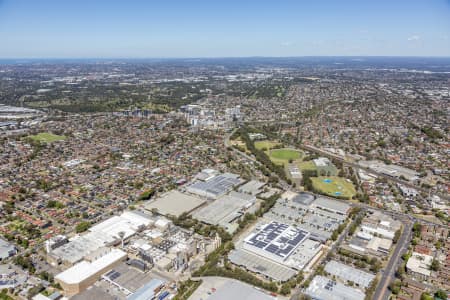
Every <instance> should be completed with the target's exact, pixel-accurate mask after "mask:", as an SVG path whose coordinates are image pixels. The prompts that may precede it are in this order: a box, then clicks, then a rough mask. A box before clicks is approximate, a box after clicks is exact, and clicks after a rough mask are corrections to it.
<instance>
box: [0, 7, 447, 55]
mask: <svg viewBox="0 0 450 300" xmlns="http://www.w3.org/2000/svg"><path fill="white" fill-rule="evenodd" d="M321 55H327V56H334V55H350V56H360V55H376V56H378V55H379V56H450V0H352V1H350V0H349V1H346V0H333V1H331V0H330V1H326V0H308V1H303V0H292V1H288V0H270V1H265V0H259V1H253V0H248V1H246V0H240V1H237V0H226V1H225V0H222V1H218V0H209V1H206V0H205V1H203V0H202V1H197V0H159V1H153V0H146V1H144V0H142V1H138V0H122V1H116V0H109V1H106V0H0V58H72V57H75V58H126V57H129V58H134V57H135V58H152V57H234V56H321Z"/></svg>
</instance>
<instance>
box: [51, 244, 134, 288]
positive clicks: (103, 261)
mask: <svg viewBox="0 0 450 300" xmlns="http://www.w3.org/2000/svg"><path fill="white" fill-rule="evenodd" d="M126 256H127V254H126V253H125V252H123V251H122V250H120V249H111V251H110V252H108V253H107V254H105V255H103V256H101V257H100V258H98V259H96V260H94V261H92V262H88V261H82V262H79V263H77V264H76V265H74V266H72V267H71V268H69V269H67V270H65V271H64V272H62V273H59V274H58V275H56V277H55V279H58V280H60V281H63V282H65V283H67V284H78V283H80V282H82V281H83V280H85V279H87V278H89V277H91V276H92V275H94V274H95V273H97V272H99V271H101V270H103V269H104V268H106V267H108V266H110V265H111V264H113V263H115V262H117V261H119V260H121V259H123V258H125V257H126Z"/></svg>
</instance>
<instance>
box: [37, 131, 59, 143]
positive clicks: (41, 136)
mask: <svg viewBox="0 0 450 300" xmlns="http://www.w3.org/2000/svg"><path fill="white" fill-rule="evenodd" d="M30 138H31V139H32V140H34V141H39V142H43V143H51V142H56V141H63V140H65V139H66V137H65V136H63V135H56V134H52V133H49V132H41V133H38V134H36V135H31V136H30Z"/></svg>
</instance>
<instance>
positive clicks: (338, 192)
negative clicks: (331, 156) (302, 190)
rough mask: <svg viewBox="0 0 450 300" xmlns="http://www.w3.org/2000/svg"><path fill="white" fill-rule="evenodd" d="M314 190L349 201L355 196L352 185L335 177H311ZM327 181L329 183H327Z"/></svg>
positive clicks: (343, 179)
mask: <svg viewBox="0 0 450 300" xmlns="http://www.w3.org/2000/svg"><path fill="white" fill-rule="evenodd" d="M311 181H312V185H313V188H314V190H316V191H318V192H320V193H323V194H326V195H328V196H331V197H336V198H346V199H351V198H352V197H353V196H355V195H356V190H355V187H354V186H353V183H352V182H350V181H348V180H347V179H345V178H341V177H337V176H319V177H311ZM327 181H329V182H327Z"/></svg>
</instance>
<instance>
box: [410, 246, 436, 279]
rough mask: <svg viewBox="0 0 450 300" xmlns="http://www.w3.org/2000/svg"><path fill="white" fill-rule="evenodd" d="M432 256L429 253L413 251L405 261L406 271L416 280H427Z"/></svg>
mask: <svg viewBox="0 0 450 300" xmlns="http://www.w3.org/2000/svg"><path fill="white" fill-rule="evenodd" d="M432 261H433V257H432V256H431V255H426V254H421V253H418V252H413V253H412V255H411V257H410V258H409V259H408V262H407V263H406V271H407V273H408V274H410V275H411V276H412V277H414V278H416V279H418V280H427V279H428V278H429V277H430V275H431V269H430V267H431V262H432Z"/></svg>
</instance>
